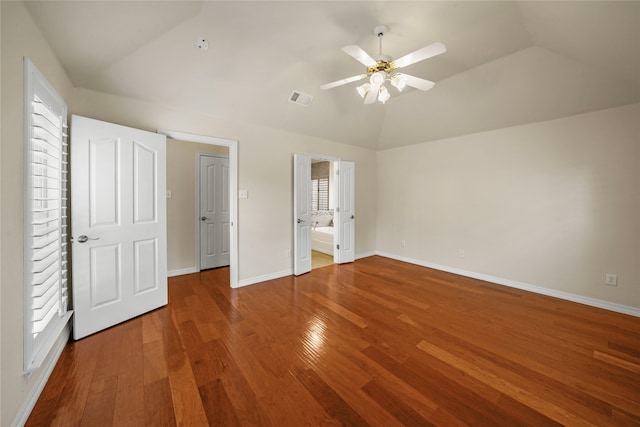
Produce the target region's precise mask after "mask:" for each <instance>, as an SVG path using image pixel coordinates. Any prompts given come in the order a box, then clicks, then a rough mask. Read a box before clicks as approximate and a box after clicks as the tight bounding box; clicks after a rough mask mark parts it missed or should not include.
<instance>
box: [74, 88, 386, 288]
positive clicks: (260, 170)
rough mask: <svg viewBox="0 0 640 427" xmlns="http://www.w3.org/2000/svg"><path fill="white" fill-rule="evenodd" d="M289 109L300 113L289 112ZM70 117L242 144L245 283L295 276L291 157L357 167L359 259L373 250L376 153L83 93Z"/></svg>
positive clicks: (241, 221) (242, 272)
mask: <svg viewBox="0 0 640 427" xmlns="http://www.w3.org/2000/svg"><path fill="white" fill-rule="evenodd" d="M291 108H300V107H298V106H296V105H294V104H291ZM312 112H313V110H312V109H310V110H309V114H312ZM73 113H74V114H79V115H84V116H88V117H92V118H95V119H98V120H104V121H109V122H114V123H118V124H122V125H125V126H132V127H137V128H140V129H145V130H151V131H155V130H156V129H157V128H161V129H168V130H174V131H180V132H187V133H195V134H201V135H208V136H213V137H218V138H225V139H231V140H237V141H238V150H239V154H238V162H239V166H238V169H239V171H238V174H239V177H238V188H241V189H247V190H248V193H249V198H248V199H240V200H239V206H238V215H239V218H238V221H239V224H238V225H239V227H238V233H239V244H238V246H239V280H240V282H242V281H251V280H252V279H255V278H260V277H263V276H269V275H273V274H277V273H285V272H290V271H291V269H292V259H291V258H287V257H286V254H287V251H290V250H292V246H293V233H292V232H293V160H292V159H293V154H294V153H314V154H321V155H326V156H334V157H340V158H342V159H344V160H352V161H354V162H355V163H356V215H357V218H358V220H357V222H356V254H362V253H368V252H373V251H374V250H375V215H376V214H375V208H376V189H375V186H376V154H375V152H374V151H371V150H367V149H364V148H359V147H354V146H349V145H345V144H340V143H336V142H333V141H328V140H323V139H318V138H313V137H310V136H305V135H300V134H295V133H291V132H286V131H281V130H277V129H271V128H266V127H259V126H252V125H248V124H243V123H238V122H230V121H224V120H219V119H216V118H214V117H210V116H205V115H202V114H198V113H194V112H189V111H184V110H177V109H173V108H169V107H165V106H161V105H157V104H151V103H148V102H144V101H137V100H132V99H127V98H124V97H119V96H114V95H106V94H102V93H98V92H94V91H89V90H86V89H78V88H76V90H75V93H74V109H73Z"/></svg>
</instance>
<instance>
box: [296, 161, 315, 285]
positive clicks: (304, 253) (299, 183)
mask: <svg viewBox="0 0 640 427" xmlns="http://www.w3.org/2000/svg"><path fill="white" fill-rule="evenodd" d="M293 223H294V224H293V230H294V231H293V253H294V255H293V274H295V275H296V276H299V275H301V274H304V273H308V272H309V271H311V156H306V155H304V154H294V155H293Z"/></svg>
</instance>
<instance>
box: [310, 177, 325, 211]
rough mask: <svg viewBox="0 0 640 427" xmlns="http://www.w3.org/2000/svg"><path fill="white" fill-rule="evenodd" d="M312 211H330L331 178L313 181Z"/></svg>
mask: <svg viewBox="0 0 640 427" xmlns="http://www.w3.org/2000/svg"><path fill="white" fill-rule="evenodd" d="M311 210H314V211H326V210H329V178H319V179H312V180H311Z"/></svg>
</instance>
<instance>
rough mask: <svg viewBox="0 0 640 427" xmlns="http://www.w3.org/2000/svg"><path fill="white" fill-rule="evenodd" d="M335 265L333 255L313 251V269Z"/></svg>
mask: <svg viewBox="0 0 640 427" xmlns="http://www.w3.org/2000/svg"><path fill="white" fill-rule="evenodd" d="M331 264H333V255H327V254H325V253H322V252H319V251H311V268H312V269H315V268H320V267H326V266H327V265H331Z"/></svg>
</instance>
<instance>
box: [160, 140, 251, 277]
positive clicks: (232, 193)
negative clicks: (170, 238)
mask: <svg viewBox="0 0 640 427" xmlns="http://www.w3.org/2000/svg"><path fill="white" fill-rule="evenodd" d="M158 133H160V134H163V135H166V136H167V137H168V138H171V139H173V140H177V141H184V142H185V143H197V144H206V145H210V146H220V147H223V148H224V149H225V150H227V151H228V153H227V154H228V157H229V165H228V186H227V188H228V194H229V206H228V211H229V223H228V224H229V276H230V277H229V279H230V280H229V282H230V285H231V287H232V288H236V287H238V276H239V274H238V263H239V261H238V226H237V224H238V142H237V141H234V140H229V139H223V138H216V137H211V136H206V135H197V134H190V133H185V132H177V131H170V130H164V129H159V130H158ZM197 160H198V157H197V156H196V161H197ZM192 162H194V164H195V161H194V160H193V157H192ZM190 175H191V176H192V177H194V179H195V173H194V174H190ZM196 187H197V186H196V185H194V186H193V187H192V189H191V191H192V195H193V196H194V197H195V196H196V191H197V190H198V189H197V188H196ZM168 190H169V189H168ZM167 196H168V197H169V196H170V197H173V194H172V193H169V192H167ZM198 197H199V195H198ZM191 206H195V202H193V203H191ZM192 218H193V220H194V221H193V223H194V224H195V225H194V226H193V228H191V230H190V231H189V234H190V235H194V234H195V236H196V238H195V243H194V244H193V245H192V246H191V245H190V246H191V248H185V250H186V251H188V252H189V253H191V254H194V258H195V259H194V260H193V263H192V264H191V265H192V267H189V268H187V269H184V270H174V271H172V274H171V275H178V274H188V273H193V272H197V271H200V256H199V253H200V237H199V233H200V224H199V221H195V219H196V218H197V217H196V216H195V212H194V215H193V216H192ZM169 232H170V233H171V230H170V231H169Z"/></svg>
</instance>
